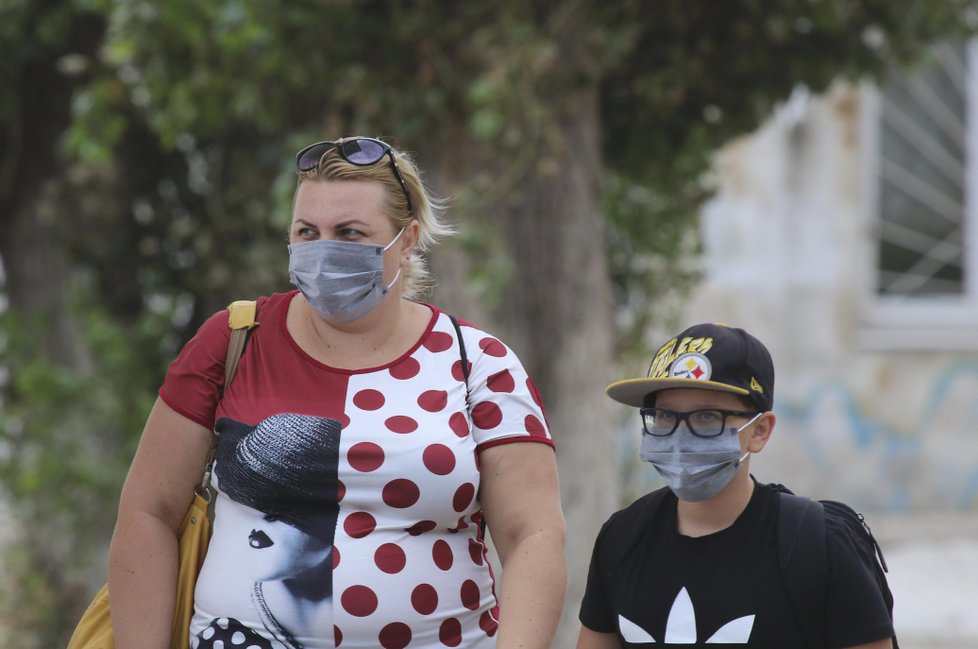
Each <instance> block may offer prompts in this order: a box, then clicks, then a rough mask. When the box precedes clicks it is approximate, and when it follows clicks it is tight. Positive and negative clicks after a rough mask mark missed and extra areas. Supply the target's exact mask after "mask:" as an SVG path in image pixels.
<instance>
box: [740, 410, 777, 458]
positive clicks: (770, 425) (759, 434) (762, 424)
mask: <svg viewBox="0 0 978 649" xmlns="http://www.w3.org/2000/svg"><path fill="white" fill-rule="evenodd" d="M775 423H777V417H775V416H774V413H773V412H771V411H770V410H769V411H767V412H765V413H764V414H763V415H761V416H760V417H758V419H757V421H755V422H754V425H753V426H752V427H751V431H750V436H749V437H748V438H747V450H748V451H750V452H751V453H760V452H761V451H762V450H763V449H764V446H765V445H767V441H768V440H769V439H771V433H773V432H774V424H775Z"/></svg>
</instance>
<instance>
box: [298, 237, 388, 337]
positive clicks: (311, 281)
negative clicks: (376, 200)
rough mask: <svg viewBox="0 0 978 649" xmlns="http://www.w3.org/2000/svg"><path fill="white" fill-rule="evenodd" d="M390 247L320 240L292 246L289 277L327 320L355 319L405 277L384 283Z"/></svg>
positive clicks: (365, 312) (363, 314) (379, 300)
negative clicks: (385, 256) (385, 254)
mask: <svg viewBox="0 0 978 649" xmlns="http://www.w3.org/2000/svg"><path fill="white" fill-rule="evenodd" d="M403 233H404V228H401V231H400V232H398V233H397V236H396V237H394V239H393V241H391V242H390V243H389V244H387V245H386V246H381V245H378V244H372V243H357V242H353V241H335V240H319V241H306V242H303V243H293V244H290V245H289V277H290V279H291V281H292V283H293V284H295V285H296V286H297V287H298V289H299V291H300V292H301V293H302V295H303V297H305V298H306V301H307V302H308V303H309V306H311V307H312V308H313V309H315V310H316V311H317V312H318V313H319V314H320V315H322V316H323V317H324V318H326V319H327V320H332V321H334V322H352V321H354V320H357V319H359V318H362V317H363V316H365V315H367V314H368V313H370V312H371V311H373V310H374V309H375V308H376V307H377V305H378V304H380V302H381V300H383V299H384V296H385V295H387V292H388V291H390V288H391V287H392V286H394V283H395V282H396V281H397V280H398V278H399V277H400V276H401V269H400V268H398V269H397V274H396V275H394V279H393V280H391V282H390V284H386V285H385V284H384V280H383V277H384V253H385V252H386V251H387V250H388V249H389V248H390V247H391V246H393V245H394V243H395V242H396V241H397V240H398V239H399V238H400V237H401V235H402V234H403Z"/></svg>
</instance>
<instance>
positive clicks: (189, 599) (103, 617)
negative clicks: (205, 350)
mask: <svg viewBox="0 0 978 649" xmlns="http://www.w3.org/2000/svg"><path fill="white" fill-rule="evenodd" d="M257 324H258V323H257V322H256V321H255V303H254V302H252V301H248V300H238V301H236V302H233V303H231V305H230V306H229V307H228V326H229V327H230V328H231V330H232V331H231V340H230V343H229V345H228V355H227V360H226V361H225V363H224V385H225V387H226V386H227V385H229V384H230V383H231V379H233V378H234V374H235V371H236V370H237V365H238V359H239V358H240V357H241V353H242V351H243V350H244V342H245V338H246V335H247V331H248V330H249V329H252V328H253V327H255V326H256V325H257ZM207 464H208V467H207V470H206V472H205V473H204V479H203V481H202V482H201V485H200V486H199V487H198V488H197V490H196V491H195V496H194V500H193V502H192V503H190V507H189V509H187V514H186V516H184V518H183V523H182V524H181V525H180V534H179V544H180V546H179V548H180V549H179V558H180V565H179V567H178V569H177V570H178V572H177V599H176V610H175V611H174V613H173V624H172V626H171V627H170V628H171V634H170V649H189V643H190V620H191V618H193V616H194V590H195V588H196V587H197V575H199V574H200V567H201V566H202V565H203V564H204V557H205V556H206V554H207V545H208V543H210V540H211V521H210V518H209V517H208V513H207V507H208V504H209V502H210V495H209V492H208V486H209V484H210V464H211V463H210V462H208V463H207ZM67 649H115V633H114V632H113V630H112V615H111V612H110V610H109V585H108V584H105V585H104V586H102V588H101V589H100V590H99V591H98V593H97V594H96V595H95V599H93V600H92V603H91V604H89V605H88V608H87V609H86V610H85V613H84V614H83V615H82V617H81V620H80V621H79V622H78V625H77V626H76V627H75V631H74V633H72V634H71V639H70V640H69V641H68V647H67Z"/></svg>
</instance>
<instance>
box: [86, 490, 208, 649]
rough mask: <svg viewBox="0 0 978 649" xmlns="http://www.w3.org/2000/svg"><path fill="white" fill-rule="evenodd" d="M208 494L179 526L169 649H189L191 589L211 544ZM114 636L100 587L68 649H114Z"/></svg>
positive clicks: (195, 503) (200, 497)
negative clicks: (175, 595) (175, 589)
mask: <svg viewBox="0 0 978 649" xmlns="http://www.w3.org/2000/svg"><path fill="white" fill-rule="evenodd" d="M209 500H210V498H209V496H207V492H206V491H205V492H203V493H198V494H197V495H196V496H195V497H194V501H193V502H192V503H191V504H190V508H189V509H188V510H187V515H186V516H185V517H184V519H183V524H182V525H181V526H180V567H179V568H178V570H179V572H178V573H177V608H176V611H175V612H174V614H173V625H172V627H171V629H172V631H171V636H170V649H187V648H188V647H189V635H190V634H189V630H190V618H192V617H193V616H194V588H195V587H196V585H197V575H198V574H199V573H200V567H201V565H203V563H204V556H205V555H206V554H207V544H208V543H209V542H210V540H211V522H210V519H209V518H208V517H207V504H208V501H209ZM114 647H115V634H114V632H113V631H112V616H111V613H110V612H109V585H108V584H105V585H104V586H102V588H101V590H99V591H98V594H96V595H95V599H94V600H92V603H91V604H89V606H88V609H87V610H86V611H85V614H84V615H82V618H81V621H80V622H78V626H76V627H75V632H74V633H73V634H72V635H71V640H69V641H68V649H114Z"/></svg>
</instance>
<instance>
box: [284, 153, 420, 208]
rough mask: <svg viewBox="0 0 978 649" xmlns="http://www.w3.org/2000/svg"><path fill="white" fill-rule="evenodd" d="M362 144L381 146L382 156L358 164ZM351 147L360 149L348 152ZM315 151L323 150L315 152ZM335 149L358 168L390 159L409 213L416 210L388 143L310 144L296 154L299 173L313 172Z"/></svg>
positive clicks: (296, 165)
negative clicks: (357, 155)
mask: <svg viewBox="0 0 978 649" xmlns="http://www.w3.org/2000/svg"><path fill="white" fill-rule="evenodd" d="M361 142H369V143H370V144H373V145H376V146H379V147H380V149H381V154H380V155H379V156H377V157H376V158H373V159H370V160H363V161H361V162H357V161H356V160H355V159H354V156H355V155H356V154H357V153H360V152H361V151H363V147H362V146H360V143H361ZM349 145H357V146H358V147H359V148H358V149H357V150H356V151H352V152H351V151H347V148H348V146H349ZM314 149H321V150H317V151H314ZM333 149H336V150H337V151H338V152H339V154H340V156H342V158H343V159H344V160H346V161H347V162H349V163H350V164H352V165H356V166H358V167H369V166H371V165H375V164H377V163H378V162H380V161H381V160H383V159H384V156H385V155H386V156H387V157H388V158H389V159H390V162H391V170H393V172H394V177H395V178H397V182H399V183H401V189H403V190H404V198H406V199H407V204H408V212H411V211H413V210H414V207H413V205H412V203H411V194H410V192H408V188H407V183H405V182H404V176H402V175H401V168H400V167H398V166H397V159H396V158H395V157H394V150H393V149H392V148H391V145H389V144H387V142H384V141H383V140H377V139H375V138H372V137H353V138H350V139H348V140H336V141H332V140H323V141H322V142H316V143H315V144H310V145H309V146H307V147H305V148H303V149H301V150H299V152H298V153H296V154H295V167H296V169H298V170H299V171H312V170H313V169H315V168H316V167H318V166H319V163H320V162H322V159H323V156H324V155H326V154H327V153H328V152H329V151H332V150H333ZM317 154H318V155H317ZM303 158H305V159H306V161H307V162H305V163H304V162H303Z"/></svg>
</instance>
